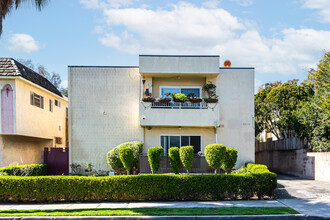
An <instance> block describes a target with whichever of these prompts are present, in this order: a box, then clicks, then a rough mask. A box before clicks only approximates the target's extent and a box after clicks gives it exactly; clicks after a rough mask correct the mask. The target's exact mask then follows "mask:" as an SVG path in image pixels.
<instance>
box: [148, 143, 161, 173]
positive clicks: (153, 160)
mask: <svg viewBox="0 0 330 220" xmlns="http://www.w3.org/2000/svg"><path fill="white" fill-rule="evenodd" d="M163 151H164V149H163V147H151V148H149V149H148V161H149V164H150V168H151V172H152V173H157V172H158V170H159V167H160V159H161V154H162V153H163Z"/></svg>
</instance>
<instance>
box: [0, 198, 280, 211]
mask: <svg viewBox="0 0 330 220" xmlns="http://www.w3.org/2000/svg"><path fill="white" fill-rule="evenodd" d="M284 206H286V205H285V204H282V203H280V202H278V201H276V200H264V201H262V200H249V201H209V202H208V201H205V202H204V201H203V202H130V203H120V202H117V203H115V202H102V203H58V204H0V210H10V209H17V210H27V209H94V208H114V209H115V208H195V207H196V208H197V207H199V208H205V207H209V208H213V207H284Z"/></svg>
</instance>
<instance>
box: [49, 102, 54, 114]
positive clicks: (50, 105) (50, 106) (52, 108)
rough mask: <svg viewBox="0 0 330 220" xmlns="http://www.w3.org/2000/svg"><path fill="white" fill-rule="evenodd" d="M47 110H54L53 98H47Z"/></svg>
mask: <svg viewBox="0 0 330 220" xmlns="http://www.w3.org/2000/svg"><path fill="white" fill-rule="evenodd" d="M49 111H50V112H53V111H54V107H53V100H52V99H49Z"/></svg>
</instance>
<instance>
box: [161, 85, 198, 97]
mask: <svg viewBox="0 0 330 220" xmlns="http://www.w3.org/2000/svg"><path fill="white" fill-rule="evenodd" d="M165 93H173V94H177V93H183V94H185V95H186V96H188V95H189V94H193V96H196V97H201V94H202V88H201V87H198V86H196V87H194V86H182V87H180V86H160V93H159V94H160V97H161V98H163V97H166V95H165Z"/></svg>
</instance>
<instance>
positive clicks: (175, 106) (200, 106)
mask: <svg viewBox="0 0 330 220" xmlns="http://www.w3.org/2000/svg"><path fill="white" fill-rule="evenodd" d="M151 108H167V109H207V108H208V104H207V103H206V102H204V101H202V102H200V103H192V102H184V103H181V102H173V101H171V102H168V103H163V102H158V101H155V102H153V103H152V105H151Z"/></svg>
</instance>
